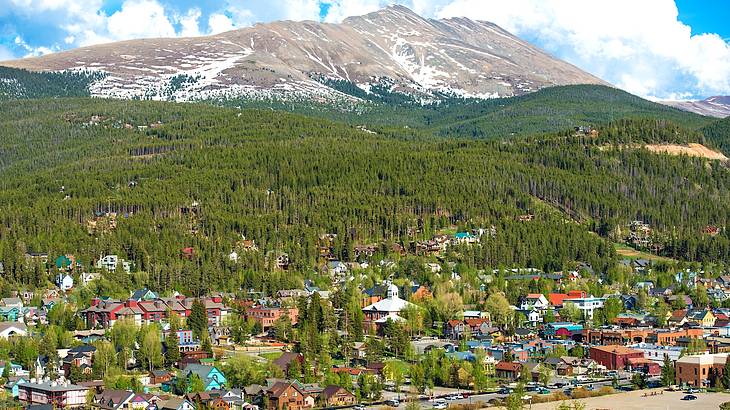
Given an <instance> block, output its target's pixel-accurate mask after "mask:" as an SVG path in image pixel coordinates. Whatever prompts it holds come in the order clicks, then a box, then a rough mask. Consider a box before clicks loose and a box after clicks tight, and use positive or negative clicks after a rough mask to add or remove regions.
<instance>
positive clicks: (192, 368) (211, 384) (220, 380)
mask: <svg viewBox="0 0 730 410" xmlns="http://www.w3.org/2000/svg"><path fill="white" fill-rule="evenodd" d="M194 374H197V375H198V376H199V377H200V379H201V380H202V381H203V385H205V391H210V390H222V389H223V388H224V387H225V386H226V383H227V380H226V376H225V375H224V374H223V372H221V371H220V370H218V368H216V367H215V366H206V365H204V364H195V363H191V364H189V365H187V367H186V368H185V370H183V375H184V376H185V377H187V378H188V386H190V379H191V377H192V376H193V375H194Z"/></svg>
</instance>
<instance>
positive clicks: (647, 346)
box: [629, 343, 684, 366]
mask: <svg viewBox="0 0 730 410" xmlns="http://www.w3.org/2000/svg"><path fill="white" fill-rule="evenodd" d="M629 347H631V348H632V349H636V350H641V351H642V352H644V357H645V358H647V359H649V360H652V361H655V362H657V363H659V365H662V366H663V365H664V356H669V360H671V361H672V363H674V362H676V361H677V360H679V356H681V354H682V350H683V349H684V348H683V347H679V346H661V345H655V344H653V343H637V344H635V345H630V346H629Z"/></svg>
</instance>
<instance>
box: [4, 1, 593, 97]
mask: <svg viewBox="0 0 730 410" xmlns="http://www.w3.org/2000/svg"><path fill="white" fill-rule="evenodd" d="M5 64H6V65H8V66H11V67H16V68H25V69H29V70H32V71H51V70H52V71H58V70H73V71H94V72H101V73H102V74H104V76H103V77H102V78H101V79H99V80H98V81H95V82H94V83H93V84H92V85H91V87H90V88H91V93H92V95H95V96H105V97H120V98H150V99H169V100H178V101H179V100H196V99H211V98H234V97H235V98H241V97H244V98H265V99H268V98H296V99H309V100H311V99H312V98H316V99H318V100H321V101H331V100H333V99H335V100H336V99H342V98H345V99H349V100H352V99H355V100H357V99H358V98H360V97H355V94H357V93H355V94H352V93H349V94H346V93H343V92H342V91H340V90H341V89H342V88H341V87H339V88H338V87H334V86H333V83H332V80H336V81H340V82H343V81H344V82H347V83H350V85H349V86H348V87H350V89H352V87H351V86H353V85H354V86H356V87H359V88H360V89H361V90H362V91H363V92H364V93H366V94H367V93H369V92H370V88H371V86H373V85H375V86H377V87H378V88H379V89H383V88H385V89H388V90H390V91H389V92H398V93H404V94H408V95H411V96H415V97H416V98H418V99H421V100H423V99H427V100H432V99H434V98H441V97H439V96H443V95H444V94H446V95H451V96H464V97H478V98H494V97H507V96H513V95H521V94H525V93H529V92H533V91H536V90H539V89H541V88H543V87H549V86H553V85H568V84H586V83H591V84H604V83H603V82H602V81H601V80H600V79H598V78H596V77H594V76H592V75H590V74H588V73H586V72H583V71H581V70H580V69H578V68H577V67H574V66H572V65H570V64H568V63H566V62H564V61H561V60H558V59H556V58H554V57H552V56H550V55H548V54H547V53H544V52H543V51H541V50H539V49H538V48H536V47H533V46H531V45H530V44H529V43H526V42H524V41H522V40H520V39H519V38H517V37H515V36H513V35H512V34H510V33H508V32H507V31H505V30H503V29H501V28H499V27H498V26H496V25H493V24H488V23H484V22H474V21H471V20H468V19H465V18H462V19H448V20H429V19H425V18H423V17H421V16H419V15H418V14H416V13H415V12H413V11H412V10H411V9H409V8H407V7H404V6H401V5H392V6H388V7H386V8H384V9H381V10H378V11H375V12H373V13H369V14H366V15H364V16H357V17H348V18H347V19H345V20H344V21H343V23H341V24H322V23H318V22H313V21H303V22H296V21H286V22H273V23H267V24H257V25H255V26H253V27H247V28H242V29H239V30H234V31H230V32H225V33H220V34H217V35H214V36H207V37H194V38H160V39H145V40H131V41H124V42H118V43H110V44H103V45H97V46H91V47H85V48H83V49H76V50H70V51H66V52H61V53H56V54H50V55H46V56H42V57H37V58H30V59H23V60H16V61H11V62H7V63H5Z"/></svg>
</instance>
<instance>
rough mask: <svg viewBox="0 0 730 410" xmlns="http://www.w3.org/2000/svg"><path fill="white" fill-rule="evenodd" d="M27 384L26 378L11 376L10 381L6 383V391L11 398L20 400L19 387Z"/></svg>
mask: <svg viewBox="0 0 730 410" xmlns="http://www.w3.org/2000/svg"><path fill="white" fill-rule="evenodd" d="M27 382H28V380H26V379H25V378H24V377H18V376H10V378H9V379H8V381H7V382H6V383H5V391H6V392H7V393H8V394H9V395H10V397H12V398H14V399H15V398H18V392H19V386H20V385H21V384H23V383H27Z"/></svg>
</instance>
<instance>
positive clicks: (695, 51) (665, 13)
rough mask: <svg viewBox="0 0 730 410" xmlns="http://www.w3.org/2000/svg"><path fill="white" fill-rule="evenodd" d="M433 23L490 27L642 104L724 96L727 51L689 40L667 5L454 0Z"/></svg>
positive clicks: (712, 38)
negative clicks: (465, 20)
mask: <svg viewBox="0 0 730 410" xmlns="http://www.w3.org/2000/svg"><path fill="white" fill-rule="evenodd" d="M437 15H438V16H439V17H452V16H467V17H470V18H472V19H481V20H487V21H491V22H494V23H496V24H498V25H500V26H502V27H504V28H505V29H506V30H508V31H511V32H513V33H515V34H517V35H520V36H524V37H528V38H530V39H536V40H537V42H538V43H540V44H541V45H542V46H543V47H544V48H546V49H547V50H548V51H550V52H552V53H553V54H556V55H558V56H560V57H562V58H566V59H568V60H569V61H571V62H572V63H574V64H576V65H578V66H579V67H581V68H584V69H586V70H587V71H590V72H592V73H594V74H596V75H598V76H600V77H602V78H604V79H606V80H608V81H610V82H613V83H614V84H616V85H617V86H619V87H621V88H624V89H626V90H628V91H631V92H634V93H637V94H640V95H643V96H655V97H660V98H665V97H668V96H669V95H670V94H671V93H675V94H674V95H686V93H687V92H688V90H692V91H693V92H694V93H695V94H715V93H730V45H728V43H727V42H725V41H724V40H723V39H722V38H720V37H719V36H717V35H715V34H703V35H692V34H691V28H690V27H689V26H687V25H685V24H683V23H682V22H681V21H679V20H678V10H677V7H676V5H675V3H674V2H673V1H672V0H641V1H635V0H614V1H611V2H597V1H585V0H512V1H510V2H504V1H501V0H500V1H497V0H454V1H453V2H451V3H450V4H448V5H446V6H444V7H442V8H441V9H440V10H439V11H438V12H437Z"/></svg>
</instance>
